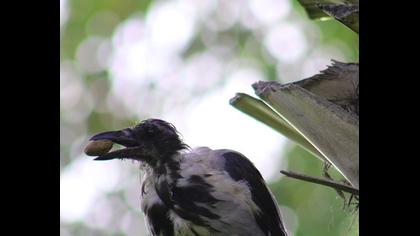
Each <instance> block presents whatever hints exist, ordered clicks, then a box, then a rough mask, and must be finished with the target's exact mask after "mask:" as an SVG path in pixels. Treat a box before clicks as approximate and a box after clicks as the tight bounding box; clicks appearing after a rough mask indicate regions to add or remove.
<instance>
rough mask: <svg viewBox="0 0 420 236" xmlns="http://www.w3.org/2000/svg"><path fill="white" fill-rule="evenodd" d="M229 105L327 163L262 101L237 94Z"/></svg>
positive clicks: (303, 138)
mask: <svg viewBox="0 0 420 236" xmlns="http://www.w3.org/2000/svg"><path fill="white" fill-rule="evenodd" d="M230 104H231V105H232V106H234V107H235V108H236V109H238V110H240V111H242V112H244V113H245V114H247V115H249V116H251V117H253V118H255V119H256V120H258V121H260V122H262V123H264V124H266V125H268V126H269V127H271V128H273V129H274V130H276V131H278V132H279V133H281V134H283V135H284V136H286V137H287V138H289V139H290V140H292V141H294V142H296V143H297V144H299V145H300V146H302V147H303V148H305V149H306V150H307V151H309V152H310V153H312V154H313V155H315V156H316V157H318V158H319V159H320V160H322V161H327V160H326V159H325V157H323V156H322V154H321V153H320V152H318V150H317V149H316V148H315V147H314V146H313V145H312V144H311V143H309V142H308V140H306V139H305V137H303V136H302V135H301V134H300V133H299V132H297V131H296V130H295V129H294V128H293V127H292V126H290V125H289V124H288V123H287V122H286V121H285V120H284V119H283V118H282V117H281V116H280V115H278V114H277V113H276V112H275V111H274V110H273V109H271V108H270V107H269V106H268V105H267V104H265V103H264V102H263V101H261V100H259V99H256V98H254V97H252V96H249V95H248V94H244V93H237V94H236V96H235V97H233V98H231V99H230Z"/></svg>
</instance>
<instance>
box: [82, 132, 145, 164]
mask: <svg viewBox="0 0 420 236" xmlns="http://www.w3.org/2000/svg"><path fill="white" fill-rule="evenodd" d="M90 140H91V141H96V140H109V141H111V142H113V143H116V144H120V145H122V146H125V147H126V148H123V149H118V150H115V151H111V152H108V153H106V154H103V155H100V156H98V157H97V158H95V159H94V160H101V161H102V160H111V159H134V160H144V159H146V158H147V155H145V153H144V151H145V150H144V149H145V148H144V146H143V145H141V144H139V143H138V141H137V140H136V139H135V137H134V136H133V133H132V131H131V129H129V128H127V129H123V130H118V131H108V132H103V133H99V134H96V135H94V136H93V137H91V138H90Z"/></svg>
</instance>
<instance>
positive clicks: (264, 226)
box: [223, 152, 287, 236]
mask: <svg viewBox="0 0 420 236" xmlns="http://www.w3.org/2000/svg"><path fill="white" fill-rule="evenodd" d="M223 157H224V159H225V170H226V171H227V172H228V173H229V175H230V177H232V179H234V180H236V181H239V180H245V181H246V182H247V183H248V185H249V187H250V188H251V194H252V200H253V201H254V202H255V204H256V205H257V206H258V207H259V208H260V209H261V212H255V213H254V217H255V220H256V221H257V224H258V226H259V227H260V228H261V230H262V231H263V232H264V233H265V234H266V235H276V236H284V235H287V234H286V232H285V229H284V228H283V225H282V224H281V219H280V215H279V214H278V212H277V210H276V209H277V208H276V205H275V204H276V203H275V202H274V200H273V199H272V197H271V194H270V192H269V190H268V189H267V186H266V185H265V183H264V179H263V177H262V176H261V174H260V172H259V171H258V170H257V168H255V166H254V165H253V164H252V162H251V161H249V160H248V158H246V157H245V156H243V155H241V154H240V153H237V152H226V153H224V154H223Z"/></svg>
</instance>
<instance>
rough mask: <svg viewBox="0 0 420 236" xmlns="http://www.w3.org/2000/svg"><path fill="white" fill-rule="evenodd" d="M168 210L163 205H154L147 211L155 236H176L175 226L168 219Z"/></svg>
mask: <svg viewBox="0 0 420 236" xmlns="http://www.w3.org/2000/svg"><path fill="white" fill-rule="evenodd" d="M168 210H169V209H168V208H167V207H166V206H164V205H161V204H154V205H152V206H151V207H150V208H148V209H146V210H145V214H146V216H147V218H148V220H149V222H150V228H151V229H150V230H151V231H152V234H153V235H165V236H173V235H174V225H173V223H172V221H171V220H170V219H169V218H168Z"/></svg>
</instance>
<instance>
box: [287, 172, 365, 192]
mask: <svg viewBox="0 0 420 236" xmlns="http://www.w3.org/2000/svg"><path fill="white" fill-rule="evenodd" d="M280 173H282V174H284V175H286V176H288V177H291V178H295V179H300V180H303V181H307V182H311V183H315V184H321V185H324V186H328V187H331V188H334V189H339V190H341V191H344V192H348V193H351V194H354V195H359V189H356V188H354V187H352V186H350V185H347V184H342V183H339V182H336V181H333V180H329V179H323V178H318V177H313V176H309V175H304V174H300V173H296V172H293V171H285V170H281V171H280Z"/></svg>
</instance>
